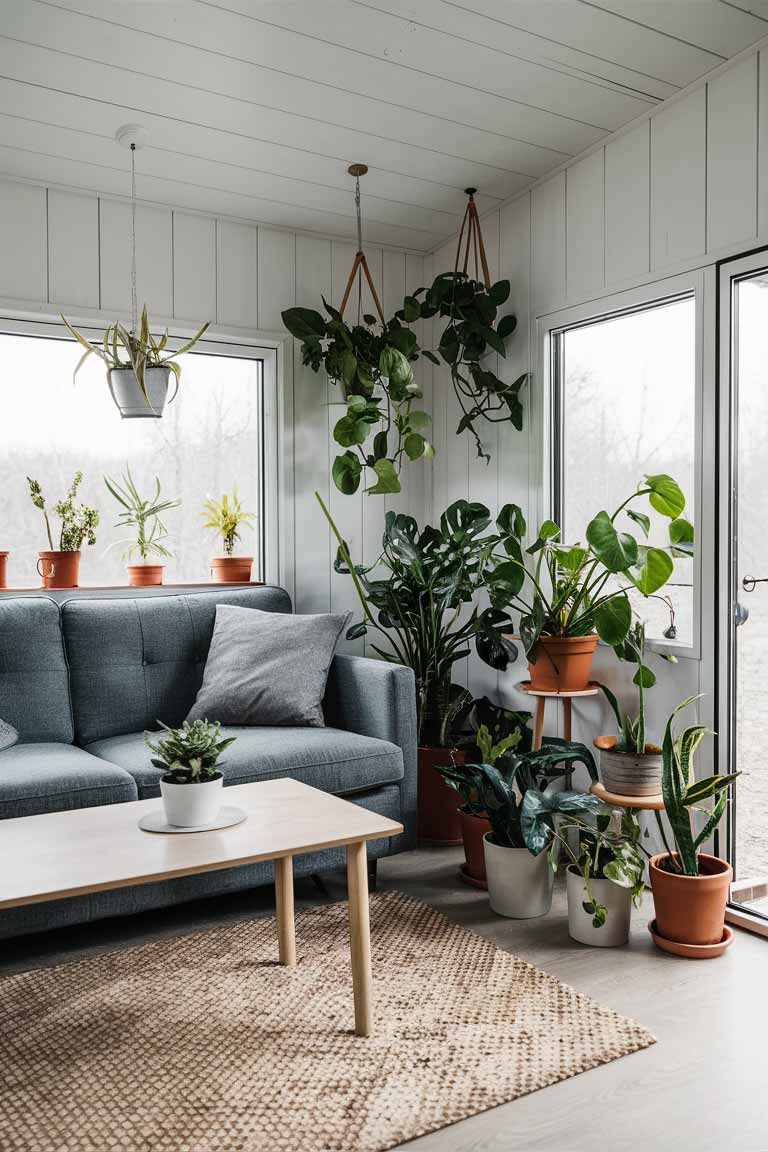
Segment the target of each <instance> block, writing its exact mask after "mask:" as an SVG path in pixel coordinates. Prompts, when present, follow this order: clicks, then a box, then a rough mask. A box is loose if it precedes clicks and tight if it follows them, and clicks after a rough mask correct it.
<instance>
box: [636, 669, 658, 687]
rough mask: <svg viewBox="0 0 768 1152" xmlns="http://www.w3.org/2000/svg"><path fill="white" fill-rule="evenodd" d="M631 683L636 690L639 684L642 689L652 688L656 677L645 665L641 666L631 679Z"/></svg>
mask: <svg viewBox="0 0 768 1152" xmlns="http://www.w3.org/2000/svg"><path fill="white" fill-rule="evenodd" d="M632 683H633V684H636V685H637V687H638V688H639V687H640V685H641V684H642V686H643V688H653V686H654V684H655V683H656V676H655V674H654V673H653V672H652V671H651V669H650V668H647V667H646V665H645V664H641V665H640V666H639V668H638V669H637V672H635V674H634V676H633V677H632Z"/></svg>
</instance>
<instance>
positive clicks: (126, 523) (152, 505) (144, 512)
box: [104, 466, 181, 560]
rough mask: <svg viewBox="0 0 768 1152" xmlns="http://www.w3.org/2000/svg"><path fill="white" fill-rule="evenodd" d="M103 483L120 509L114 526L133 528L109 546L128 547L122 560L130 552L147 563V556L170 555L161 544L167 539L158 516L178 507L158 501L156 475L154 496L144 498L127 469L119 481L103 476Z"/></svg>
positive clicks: (158, 488)
mask: <svg viewBox="0 0 768 1152" xmlns="http://www.w3.org/2000/svg"><path fill="white" fill-rule="evenodd" d="M104 483H105V484H106V486H107V490H108V492H109V494H110V495H111V496H113V497H114V499H115V500H116V501H117V502H118V504H119V505H120V506H121V507H122V508H123V511H122V512H121V513H120V514H119V516H118V518H117V523H116V524H115V527H116V528H126V529H134V535H132V536H129V537H127V538H126V539H124V540H118V541H116V542H115V544H114V545H110V547H116V546H117V545H119V544H128V548H126V550H125V551H124V552H123V560H126V559H130V558H131V556H133V554H134V552H138V554H139V556H140V557H141V559H142V560H148V559H149V557H150V556H171V555H172V553H171V552H170V551H169V550H168V548H166V546H165V544H163V540H167V538H168V533H167V532H166V530H165V525H164V524H163V522H162V520H161V519H160V515H161V513H164V512H169V511H170V510H171V509H172V508H179V507H180V506H181V500H161V499H160V480H159V479H158V477H157V476H156V477H155V491H154V495H153V496H150V497H147V498H145V497H143V496H141V494H140V493H139V491H138V489H137V487H136V484H135V483H134V479H133V476H132V475H131V470H130V468H129V467H127V466H126V469H125V472H124V474H123V475H122V476H121V477H120V480H113V479H110V477H109V476H105V477H104Z"/></svg>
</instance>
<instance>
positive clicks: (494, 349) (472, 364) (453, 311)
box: [397, 270, 530, 460]
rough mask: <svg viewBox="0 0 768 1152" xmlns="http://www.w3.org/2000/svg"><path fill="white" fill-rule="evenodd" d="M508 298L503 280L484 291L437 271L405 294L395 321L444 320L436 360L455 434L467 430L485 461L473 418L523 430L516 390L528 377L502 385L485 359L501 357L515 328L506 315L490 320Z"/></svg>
mask: <svg viewBox="0 0 768 1152" xmlns="http://www.w3.org/2000/svg"><path fill="white" fill-rule="evenodd" d="M508 297H509V280H498V281H497V282H496V283H495V284H491V286H490V287H488V286H487V285H486V284H484V283H483V282H482V281H478V280H473V279H472V278H471V277H470V276H468V275H467V273H466V272H459V271H458V270H456V271H454V272H442V273H441V274H440V275H439V276H436V277H435V279H434V280H433V281H432V284H431V286H430V287H429V288H418V289H417V290H416V291H415V292H414V293H413V294H412V295H410V296H406V298H405V302H404V305H403V309H402V312H399V313H397V315H398V317H400V318H401V319H403V320H405V321H407V322H408V323H413V321H415V320H429V319H431V318H432V317H434V316H438V317H439V318H440V319H441V320H447V324H446V325H445V327H444V328H443V331H442V333H441V335H440V341H439V343H438V346H437V351H438V354H439V357H440V358H442V360H443V361H444V362H445V363H446V364H447V365H448V367H449V368H450V371H451V381H452V383H453V389H454V392H455V393H456V398H457V400H458V402H459V404H460V406H461V411H462V416H461V419H460V420H459V424H458V427H457V429H456V432H457V434H460V433H461V432H464V431H469V432H470V433H471V434H472V436H474V438H475V446H476V448H477V454H478V456H480V457H482V458H483V459H485V460H490V456H489V454H488V453H487V452H486V450H485V448H484V447H483V442H482V439H481V437H480V434H479V432H478V431H477V429H476V427H475V423H476V422H477V421H478V420H490V421H491V422H492V423H501V422H506V421H510V422H511V423H512V424H513V425H514V427H515V428H517V429H518V430H520V429H521V428H522V427H523V405H522V402H521V400H520V392H521V390H522V388H523V385H524V384H525V383H526V381H527V380H528V379H529V377H530V373H529V372H523V373H522V374H521V375H520V376H518V377H517V379H516V380H513V381H512V382H511V383H507V382H506V381H504V380H501V379H500V377H499V376H497V375H496V373H495V372H494V371H493V370H492V369H491V368H490V367H489V362H488V359H487V357H488V355H489V353H494V354H497V355H499V356H506V354H507V350H506V343H505V341H506V340H508V339H509V337H510V336H511V335H512V333H513V332H514V330H515V328H516V327H517V319H516V317H515V316H513V315H511V314H509V315H507V316H502V317H501V319H500V320H499V321H498V323H497V322H496V320H497V314H498V310H499V308H500V307H501V306H502V305H503V304H504V303H505V302H506V300H507V299H508ZM422 355H423V356H426V357H427V358H428V359H429V360H431V361H432V363H433V364H439V363H440V359H439V358H438V356H436V355H435V353H434V352H430V351H425V352H423V353H422Z"/></svg>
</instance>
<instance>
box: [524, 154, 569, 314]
mask: <svg viewBox="0 0 768 1152" xmlns="http://www.w3.org/2000/svg"><path fill="white" fill-rule="evenodd" d="M531 274H532V283H531V292H532V298H533V309H534V315H536V316H541V315H543V314H544V313H546V312H551V311H553V309H555V308H557V307H558V306H559V305H560V304H562V303H563V301H564V299H565V172H558V174H557V175H556V176H553V177H551V179H549V180H545V181H544V183H543V184H539V185H538V186H537V187H535V188H534V189H533V190H532V192H531Z"/></svg>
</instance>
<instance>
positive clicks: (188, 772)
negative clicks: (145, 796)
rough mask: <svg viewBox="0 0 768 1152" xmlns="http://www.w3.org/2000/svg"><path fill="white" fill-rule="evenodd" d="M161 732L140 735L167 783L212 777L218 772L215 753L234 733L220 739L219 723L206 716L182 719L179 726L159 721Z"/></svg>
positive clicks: (221, 749) (232, 742)
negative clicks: (155, 735) (154, 737)
mask: <svg viewBox="0 0 768 1152" xmlns="http://www.w3.org/2000/svg"><path fill="white" fill-rule="evenodd" d="M160 727H161V728H162V730H163V732H165V733H166V735H165V736H163V737H161V738H160V739H157V740H154V741H153V740H152V739H151V738H150V733H146V735H145V737H144V739H145V741H146V745H147V747H148V748H149V750H150V752H153V753H154V756H153V757H152V763H153V764H154V766H155V768H159V769H160V770H161V772H163V773H165V779H166V780H167V782H168V783H169V784H204V783H205V782H206V781H207V780H215V779H216V778H217V777H218V776H219V775H220V773H219V771H218V768H217V764H218V762H219V757H220V756H221V754H222V752H224V751H225V749H227V748H229V746H230V744H234V742H235V740H236V737H235V736H228V737H227V738H226V739H224V740H221V739H220V738H219V736H220V730H221V725H220V724H219V723H218V722H216V723H212V722H211V721H209V720H192V721H191V722H190V721H189V720H185V721H184V723H183V724H182V726H181V727H180V728H169V727H168V726H167V725H166V724H162V723H161V724H160Z"/></svg>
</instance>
